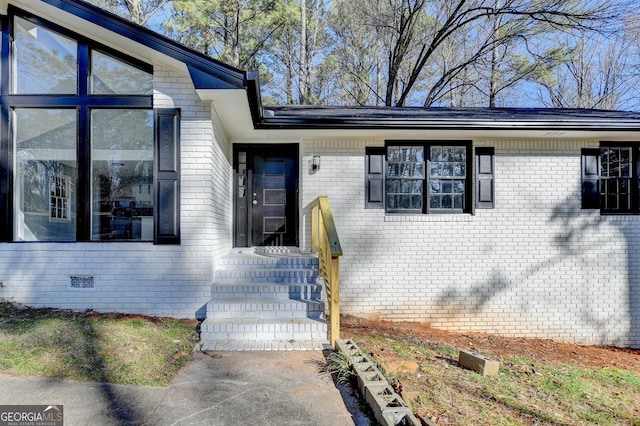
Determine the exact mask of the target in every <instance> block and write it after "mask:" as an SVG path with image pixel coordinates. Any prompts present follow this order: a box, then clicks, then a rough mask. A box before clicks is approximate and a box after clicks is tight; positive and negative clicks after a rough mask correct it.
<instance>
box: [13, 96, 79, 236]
mask: <svg viewBox="0 0 640 426" xmlns="http://www.w3.org/2000/svg"><path fill="white" fill-rule="evenodd" d="M13 132H14V143H15V152H16V176H15V197H16V199H15V206H16V207H15V238H16V240H18V241H73V240H75V237H76V201H75V189H76V181H77V163H76V157H77V156H76V112H75V110H59V109H58V110H46V109H30V108H22V109H16V110H15V111H14V114H13Z"/></svg>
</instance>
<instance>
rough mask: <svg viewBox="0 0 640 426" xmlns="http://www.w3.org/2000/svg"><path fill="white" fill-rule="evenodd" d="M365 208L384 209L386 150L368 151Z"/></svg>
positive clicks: (369, 149) (373, 149)
mask: <svg viewBox="0 0 640 426" xmlns="http://www.w3.org/2000/svg"><path fill="white" fill-rule="evenodd" d="M366 163H367V164H366V171H365V208H367V209H382V208H384V148H382V147H380V148H377V147H376V148H367V149H366Z"/></svg>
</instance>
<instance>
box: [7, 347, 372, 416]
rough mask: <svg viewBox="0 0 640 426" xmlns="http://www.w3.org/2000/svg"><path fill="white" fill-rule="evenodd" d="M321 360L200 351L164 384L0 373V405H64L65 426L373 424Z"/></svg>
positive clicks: (311, 355)
mask: <svg viewBox="0 0 640 426" xmlns="http://www.w3.org/2000/svg"><path fill="white" fill-rule="evenodd" d="M323 364H324V356H323V354H322V352H318V351H305V352H206V353H203V352H195V353H193V355H192V358H191V360H190V361H189V362H188V364H187V365H186V367H185V368H183V369H182V370H181V371H180V372H179V373H178V375H177V376H176V378H175V380H174V381H173V383H172V385H171V386H169V387H166V388H161V387H149V386H128V385H110V384H104V383H85V382H77V381H72V380H59V379H48V378H42V377H32V376H30V377H14V376H8V375H0V404H11V405H15V404H46V405H63V407H64V420H65V421H64V424H65V426H73V425H152V426H156V425H159V426H160V425H185V426H186V425H189V426H197V425H207V426H216V425H269V426H271V425H305V426H307V425H318V426H321V425H327V426H339V425H354V424H356V425H365V424H368V421H367V420H366V418H364V417H363V416H362V415H361V414H360V413H356V414H354V415H353V416H352V414H351V413H350V410H349V409H348V408H347V404H351V403H350V402H349V398H348V397H347V398H346V399H343V397H342V395H341V391H340V390H339V389H337V388H336V386H335V385H334V383H333V381H332V380H331V377H329V376H326V375H324V374H322V373H320V368H321V366H322V365H323ZM345 401H347V402H346V403H345Z"/></svg>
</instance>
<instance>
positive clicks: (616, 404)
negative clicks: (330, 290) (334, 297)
mask: <svg viewBox="0 0 640 426" xmlns="http://www.w3.org/2000/svg"><path fill="white" fill-rule="evenodd" d="M342 331H343V332H342V337H343V338H349V339H353V340H354V341H356V343H357V344H358V345H359V346H360V348H362V349H363V350H364V351H365V352H366V353H367V354H369V355H371V356H372V357H373V358H374V359H375V360H376V361H377V362H379V363H380V366H381V368H382V369H383V371H384V372H385V375H386V376H387V379H388V380H389V381H390V382H391V385H392V386H393V387H394V388H395V389H396V391H397V392H398V393H399V394H400V395H401V396H402V398H403V399H404V401H405V402H406V403H407V404H408V405H409V407H410V408H411V409H412V411H413V412H414V413H415V415H416V416H417V417H418V418H420V419H423V420H425V421H426V420H427V419H430V420H431V421H433V422H434V423H435V424H437V425H439V426H445V425H456V426H478V425H487V426H493V425H495V424H509V425H527V426H528V425H536V426H542V425H556V426H557V425H572V426H588V425H592V424H600V425H612V426H614V425H615V426H617V425H637V426H640V420H639V419H640V349H625V348H615V347H603V346H589V345H576V344H570V343H564V342H559V341H554V340H548V339H527V338H509V337H503V336H498V335H495V334H489V333H456V332H448V331H444V330H438V329H435V328H431V327H429V326H428V325H424V324H418V323H406V322H402V323H395V322H387V321H379V320H372V319H360V318H354V317H345V318H344V320H343V322H342ZM460 350H470V351H473V352H478V353H481V354H483V355H485V356H487V357H488V358H490V359H493V360H496V361H499V362H500V370H499V372H498V374H496V375H491V376H486V377H485V376H482V375H480V374H477V373H476V372H474V371H471V370H466V369H464V368H461V366H460V364H459V363H458V354H459V351H460Z"/></svg>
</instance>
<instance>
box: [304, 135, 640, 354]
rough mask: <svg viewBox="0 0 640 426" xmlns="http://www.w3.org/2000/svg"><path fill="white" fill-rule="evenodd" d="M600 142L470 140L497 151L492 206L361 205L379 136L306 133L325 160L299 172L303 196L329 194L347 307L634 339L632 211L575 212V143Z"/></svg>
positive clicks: (567, 336)
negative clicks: (445, 210)
mask: <svg viewBox="0 0 640 426" xmlns="http://www.w3.org/2000/svg"><path fill="white" fill-rule="evenodd" d="M598 143H599V142H598V141H591V140H589V141H587V140H584V141H583V140H571V141H539V140H508V141H507V140H495V141H492V140H477V141H474V146H492V147H494V148H495V193H496V195H495V197H496V202H495V208H494V209H488V210H476V211H475V212H474V214H465V215H431V216H426V215H402V216H400V215H396V216H393V215H385V212H384V210H383V209H365V208H364V206H365V201H364V171H365V156H364V154H365V147H368V146H383V145H384V141H382V140H365V139H362V140H309V141H305V142H304V157H303V164H307V163H308V162H309V161H310V160H311V157H312V155H320V156H321V158H322V163H321V164H322V168H321V170H320V171H319V172H317V173H311V172H307V171H306V170H304V173H303V176H302V180H303V191H302V193H303V201H302V204H303V206H308V204H309V202H310V201H312V200H313V199H314V198H315V197H316V196H318V195H328V196H329V200H330V202H331V205H332V208H333V211H334V214H335V220H336V226H337V228H338V232H339V235H340V239H341V243H342V248H343V251H344V257H343V258H342V260H341V282H342V288H341V305H342V311H343V313H347V314H354V315H361V316H371V317H376V318H381V319H388V320H395V321H423V322H427V323H430V324H432V325H433V326H434V327H442V328H447V329H450V330H458V331H485V332H492V333H499V334H504V335H511V336H529V337H542V338H554V339H561V340H566V341H574V342H583V343H596V344H616V345H623V346H640V282H639V280H640V266H639V265H638V262H637V261H636V259H637V258H638V251H639V249H640V228H639V226H640V217H634V216H601V215H600V213H599V211H592V210H581V208H580V179H581V170H580V164H581V163H580V149H581V148H588V147H597V146H598ZM336 179H339V181H340V185H336V184H335V182H336ZM309 215H310V213H309V209H308V208H307V207H305V210H304V222H303V223H304V227H305V228H308V226H309ZM307 234H308V232H305V233H304V236H305V238H304V246H305V247H304V248H306V249H308V247H309V239H308V237H306V235H307Z"/></svg>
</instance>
